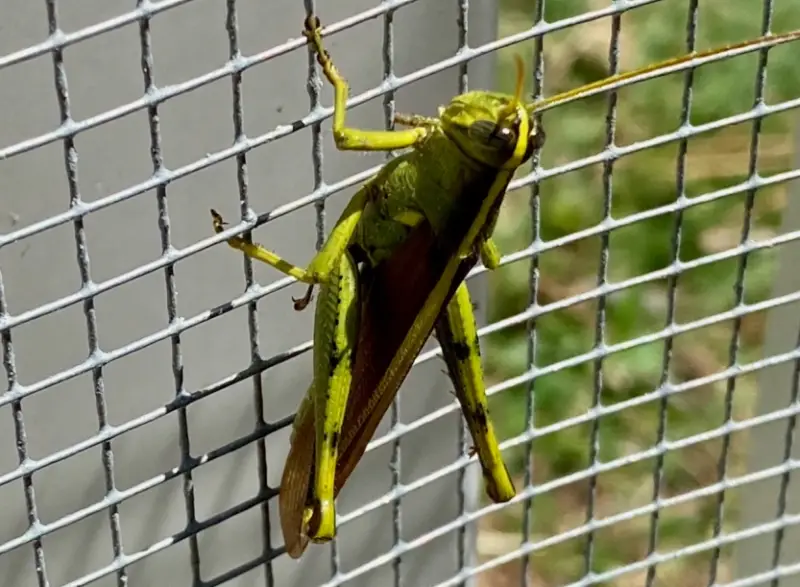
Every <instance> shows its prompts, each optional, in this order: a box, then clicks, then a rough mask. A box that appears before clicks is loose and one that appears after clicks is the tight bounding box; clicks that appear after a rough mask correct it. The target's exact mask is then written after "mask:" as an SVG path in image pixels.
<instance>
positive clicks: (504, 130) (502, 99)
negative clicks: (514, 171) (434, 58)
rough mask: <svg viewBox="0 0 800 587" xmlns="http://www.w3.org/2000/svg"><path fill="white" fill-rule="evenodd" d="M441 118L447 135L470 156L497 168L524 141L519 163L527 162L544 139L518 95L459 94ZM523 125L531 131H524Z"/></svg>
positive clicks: (508, 158) (474, 92)
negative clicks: (517, 98)
mask: <svg viewBox="0 0 800 587" xmlns="http://www.w3.org/2000/svg"><path fill="white" fill-rule="evenodd" d="M440 120H441V124H442V130H443V131H444V133H445V134H446V135H447V137H448V138H449V139H450V140H452V141H453V142H454V143H456V145H458V147H459V149H460V150H461V151H463V152H464V153H465V154H466V155H467V156H468V157H470V158H471V159H474V160H476V161H478V162H480V163H483V164H484V165H488V166H490V167H494V168H498V169H499V168H501V167H504V166H505V165H506V163H507V162H508V161H509V160H510V159H511V158H512V157H513V156H514V153H515V151H516V149H517V148H518V146H519V145H520V142H521V141H522V142H523V143H524V145H523V147H524V155H523V157H522V159H521V160H519V161H518V162H517V164H519V163H522V162H524V161H527V160H528V159H529V158H530V156H531V155H532V154H533V150H534V149H535V148H537V147H539V146H541V142H542V141H541V140H540V139H541V138H543V134H542V136H539V135H540V133H539V131H538V129H536V128H535V126H534V124H533V121H532V120H531V119H530V115H529V113H528V112H527V110H526V109H525V108H524V107H521V106H519V105H518V102H517V100H516V98H515V97H514V96H512V95H509V94H501V93H498V92H485V91H473V92H467V93H465V94H461V95H460V96H456V97H455V98H453V100H452V101H451V102H450V103H449V104H448V105H447V106H445V107H444V108H442V109H441V111H440ZM523 122H524V124H523ZM521 128H527V129H530V131H529V132H528V133H521V132H520V129H521ZM521 135H522V136H521Z"/></svg>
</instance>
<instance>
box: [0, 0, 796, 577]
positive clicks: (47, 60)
mask: <svg viewBox="0 0 800 587" xmlns="http://www.w3.org/2000/svg"><path fill="white" fill-rule="evenodd" d="M131 4H134V3H131V2H122V1H118V2H113V1H109V0H103V1H100V0H97V1H94V2H93V1H90V0H84V2H82V3H81V2H58V1H57V0H40V1H39V2H25V3H22V2H18V3H10V4H8V5H4V6H2V7H0V15H1V16H0V97H1V98H0V106H1V107H0V121H1V122H0V136H2V144H0V179H1V180H2V188H1V189H2V196H0V226H2V230H0V233H1V234H0V270H2V272H1V273H0V332H1V333H2V345H3V350H2V353H3V365H4V369H5V373H6V377H7V381H8V387H7V389H6V391H5V392H4V393H3V394H2V396H0V412H2V413H0V418H1V419H0V422H2V423H1V424H0V502H2V503H3V504H4V507H3V508H0V509H1V510H2V511H1V512H0V519H2V524H0V528H1V529H0V582H2V584H3V585H10V586H14V587H17V586H27V585H69V586H79V585H90V584H92V585H171V584H176V585H177V584H191V585H221V584H230V585H251V584H252V585H256V584H258V585H262V584H264V585H314V584H324V585H327V586H331V587H333V586H335V585H345V584H347V585H382V584H387V585H407V586H411V585H436V586H437V587H445V586H455V585H465V584H472V585H537V586H539V585H541V586H556V585H558V586H571V587H572V586H574V587H577V586H584V585H620V586H623V585H647V586H651V585H687V586H689V585H715V586H721V585H727V586H730V587H733V586H734V585H735V586H737V587H745V586H749V585H773V586H777V585H781V586H783V587H786V586H788V585H796V584H797V580H798V579H797V576H798V574H800V557H798V555H797V553H798V552H800V549H798V548H797V545H798V544H800V542H799V540H800V537H798V532H797V524H798V522H800V503H799V502H798V499H797V495H798V493H797V489H796V488H794V487H793V485H792V484H791V483H790V482H791V480H792V476H793V474H794V471H795V469H796V468H797V463H798V461H797V456H796V455H797V441H796V440H795V432H794V428H795V420H796V417H797V413H798V411H799V410H800V400H799V399H798V369H800V367H799V366H800V362H798V359H800V351H798V348H800V342H798V341H800V309H799V307H798V302H800V278H798V277H797V272H796V271H795V269H794V266H795V264H796V263H797V259H798V257H797V255H798V254H800V251H798V249H797V245H796V242H797V241H798V239H800V206H797V204H796V202H794V201H793V198H792V192H791V191H790V187H791V181H792V180H793V179H795V178H796V177H797V175H798V173H799V172H800V163H798V159H797V158H796V157H795V156H794V154H793V153H794V150H795V147H794V139H793V137H794V135H793V131H794V126H795V120H794V108H796V107H797V106H798V105H799V104H800V75H799V73H800V70H798V68H797V65H796V60H795V59H793V55H794V52H796V51H797V47H798V45H797V44H788V45H785V46H781V47H777V48H774V49H772V50H770V51H769V52H766V51H761V52H755V53H750V54H749V55H741V56H737V57H734V58H733V59H727V60H722V59H719V60H716V62H712V63H710V64H708V65H705V66H704V67H702V68H699V69H697V70H690V69H689V70H686V71H684V72H683V73H679V74H673V75H670V76H668V77H666V78H662V79H658V80H649V81H647V82H646V83H642V84H638V85H635V86H631V87H626V88H622V89H619V90H617V91H615V92H614V93H612V94H610V95H603V96H595V97H592V98H590V99H587V100H582V101H578V102H576V103H574V104H570V105H568V106H565V107H563V108H559V109H557V110H553V111H549V112H546V113H544V114H543V115H542V117H541V124H542V125H543V127H544V128H545V129H546V131H547V136H548V139H547V143H546V144H545V146H544V148H543V149H542V151H541V153H540V154H538V155H537V156H536V157H535V159H534V161H533V164H532V165H530V166H528V167H526V168H524V169H522V170H521V171H520V172H519V173H518V174H517V178H516V179H515V180H514V182H512V186H511V189H510V190H509V193H508V195H507V197H506V202H505V204H504V208H503V212H502V214H501V216H500V219H499V221H498V225H497V230H496V233H495V238H496V240H497V242H498V244H499V246H500V249H501V252H502V253H503V254H504V256H503V259H502V263H501V266H500V267H499V268H498V269H497V270H496V271H494V272H492V275H489V272H487V271H486V270H485V269H483V268H478V269H477V270H475V271H473V273H472V275H471V276H470V278H469V281H468V283H469V284H470V288H471V289H472V290H473V295H474V297H475V298H476V299H477V300H478V305H479V313H480V314H481V318H482V319H483V321H484V322H485V325H483V326H482V327H481V329H480V334H481V341H482V346H483V351H484V352H483V355H484V356H483V359H484V363H485V369H486V376H487V387H488V393H489V395H490V396H491V402H492V403H491V408H492V417H493V420H494V422H495V425H496V427H497V429H498V433H499V434H500V436H501V437H502V447H503V450H504V456H505V458H506V459H507V463H508V464H509V468H510V470H511V472H512V475H513V477H514V479H515V482H516V486H517V492H518V494H517V496H516V497H515V498H514V499H513V500H512V501H511V502H509V503H506V504H489V502H488V501H487V500H486V498H485V497H484V496H483V495H482V489H481V483H480V479H479V477H480V475H479V473H476V468H477V464H476V462H475V457H474V456H472V455H471V451H470V450H469V449H470V440H469V437H468V435H467V433H466V431H465V427H464V426H463V424H462V420H461V417H460V413H459V408H458V404H457V403H456V402H455V400H454V399H453V398H452V396H451V395H448V393H447V391H448V390H450V389H451V385H452V384H451V383H449V381H448V380H447V378H446V377H445V376H444V375H443V374H442V373H441V372H440V371H441V369H442V367H441V364H440V363H441V361H440V358H439V357H440V352H439V350H438V347H437V345H436V342H435V341H431V342H430V344H429V345H428V346H427V347H426V349H425V350H424V352H423V354H422V355H421V356H420V357H419V359H418V360H417V363H416V365H415V367H414V369H413V370H412V373H411V375H410V377H409V379H408V381H407V382H406V383H405V384H404V386H403V389H402V390H401V393H400V394H399V395H398V398H397V400H396V401H395V403H394V405H393V406H392V409H391V411H390V413H389V414H387V417H386V418H385V420H386V421H385V422H384V423H383V425H382V427H381V428H380V429H379V432H378V434H377V435H376V437H375V439H374V440H373V442H372V443H371V445H370V448H369V451H368V453H367V455H366V456H365V457H364V460H363V461H362V463H361V464H360V465H359V469H358V470H357V471H356V473H355V474H354V475H353V477H352V478H351V480H350V482H349V483H348V486H347V487H346V488H345V489H344V490H343V492H342V495H341V496H340V499H339V505H338V512H339V516H338V520H337V523H338V527H339V534H338V537H337V539H336V540H335V541H333V542H332V543H330V544H329V545H326V546H316V545H313V546H312V547H311V548H309V551H308V552H307V553H306V555H305V556H304V557H303V558H302V559H301V560H300V561H299V562H290V561H289V560H288V557H287V556H286V555H285V553H284V548H283V546H282V540H281V538H280V534H279V532H278V527H279V524H278V521H277V511H276V505H275V501H276V495H277V492H278V483H279V479H280V472H281V469H282V466H283V460H284V459H285V456H286V446H287V442H288V435H289V429H290V425H291V421H292V416H293V412H294V410H295V409H296V406H297V405H298V404H299V402H300V399H301V397H302V394H303V393H304V392H305V390H306V388H307V386H308V384H309V380H310V364H309V361H310V353H309V351H310V349H311V343H310V337H311V329H312V318H313V316H311V315H310V314H312V312H304V313H294V312H289V311H288V308H289V304H290V303H291V301H290V300H289V296H290V292H292V293H294V290H295V289H299V288H300V287H301V286H300V285H297V284H295V282H294V280H292V279H290V278H284V277H282V276H281V275H279V274H277V272H275V271H274V270H272V269H270V268H268V267H258V266H255V265H254V264H253V263H251V262H250V261H248V260H245V261H244V264H243V265H242V261H241V256H240V255H239V254H238V253H236V252H234V251H233V250H231V249H229V248H228V247H226V245H225V244H224V242H223V241H224V239H225V237H227V236H230V235H231V234H235V233H245V232H246V231H249V230H251V229H253V234H254V236H255V237H257V238H256V240H258V241H260V242H262V243H264V244H265V245H266V246H268V247H269V248H271V249H273V250H276V251H279V252H280V253H282V254H283V255H285V256H286V257H288V258H290V259H291V260H292V261H293V262H296V263H299V264H300V265H302V264H303V263H305V262H306V260H307V259H310V258H311V256H312V255H313V253H314V251H315V249H318V248H319V247H320V246H321V244H322V242H323V241H324V238H325V236H326V234H327V233H328V231H329V230H330V227H331V223H332V221H333V219H335V218H336V217H337V216H338V212H339V211H340V210H341V209H343V206H344V204H345V202H346V201H347V198H348V197H349V196H350V195H352V193H354V190H355V188H356V187H357V186H358V185H360V184H361V183H363V181H365V180H366V179H367V178H369V177H370V176H371V175H372V174H374V172H375V171H376V170H377V169H378V168H379V166H380V165H381V164H382V163H383V162H384V158H383V156H382V155H369V156H367V155H356V154H353V153H349V154H348V153H341V152H338V151H336V150H335V148H334V147H333V141H332V138H331V136H330V126H329V125H330V116H331V113H332V109H331V103H332V102H331V98H332V94H331V91H330V88H329V87H327V86H325V85H324V84H323V80H322V78H321V77H320V75H319V72H318V70H317V67H316V65H315V62H314V60H313V58H311V56H310V55H309V53H308V52H307V51H306V49H305V47H304V45H305V40H304V39H303V38H302V37H301V35H300V30H301V27H302V22H303V18H304V17H305V15H306V14H307V13H308V12H309V11H311V10H313V11H314V12H316V13H317V14H318V15H319V16H320V18H321V19H322V21H323V24H324V25H326V37H325V39H326V43H328V46H329V48H330V50H331V53H332V56H333V59H334V60H335V62H336V63H337V65H338V67H339V69H340V70H341V72H342V74H343V75H344V76H345V77H346V78H347V79H348V80H349V81H350V82H351V86H352V87H351V98H350V102H349V104H350V106H351V109H350V110H349V111H348V117H349V118H348V124H352V125H353V126H358V127H362V128H384V127H386V128H388V127H391V125H392V120H393V117H394V115H395V113H396V112H410V111H415V112H418V113H420V114H425V115H432V114H434V113H435V112H436V110H435V109H436V107H437V106H439V105H441V104H444V103H446V102H447V100H448V99H449V98H450V97H451V96H452V95H455V94H457V93H461V92H464V91H465V90H467V89H477V88H485V89H498V90H510V89H511V87H512V84H513V69H512V67H511V63H512V61H511V55H512V54H513V53H514V52H517V53H519V54H520V55H522V56H523V57H524V59H525V61H526V63H527V69H528V72H529V73H528V78H529V89H530V91H531V92H532V94H533V95H534V96H535V97H540V96H547V95H552V94H554V93H556V92H558V91H563V90H566V89H568V88H571V87H577V86H579V85H581V84H585V83H588V82H590V81H593V80H596V79H599V78H602V77H605V76H607V75H610V74H613V73H616V72H618V71H622V70H627V69H631V68H633V67H636V66H640V65H645V64H647V63H651V62H654V61H657V60H662V59H665V58H668V57H671V56H675V55H679V54H682V53H686V52H689V51H692V50H695V49H706V48H710V47H712V46H717V45H722V44H726V43H730V42H736V41H741V40H744V39H748V38H753V37H756V36H759V35H762V34H766V33H770V32H784V31H786V30H790V29H792V28H800V7H798V6H797V5H796V3H793V2H792V1H791V0H763V2H761V3H758V2H753V1H751V0H736V1H733V0H731V1H730V2H728V3H725V4H724V5H723V4H719V5H718V4H712V3H707V4H706V5H702V6H701V5H700V3H699V2H698V1H697V0H627V1H624V2H623V1H619V2H610V3H602V2H589V1H588V0H586V1H583V0H570V1H550V2H546V1H545V0H505V1H504V2H501V3H499V4H497V3H495V2H491V1H490V0H485V1H484V0H472V1H471V2H468V1H467V0H454V1H452V2H443V1H441V0H387V1H384V2H377V1H375V0H369V1H368V0H350V1H347V2H339V3H335V4H336V6H329V5H328V4H326V3H316V4H317V5H316V6H315V5H314V3H313V2H312V1H311V0H306V1H305V2H303V3H301V2H299V1H298V2H292V1H289V0H283V1H282V2H277V3H275V2H266V1H264V0H238V1H237V0H227V1H226V2H223V1H222V0H214V1H212V0H161V1H158V2H156V1H153V0H138V1H137V2H136V3H135V6H131ZM286 39H289V40H286ZM712 61H714V60H712ZM309 147H310V148H309ZM210 207H214V208H216V209H219V210H220V211H225V215H226V217H227V218H228V219H229V220H233V219H235V218H236V216H237V214H236V212H237V207H238V212H239V218H240V219H241V221H239V222H237V223H233V226H231V227H229V229H230V230H228V231H226V233H225V234H224V235H219V236H217V235H212V234H213V231H212V230H211V223H210V218H209V216H208V209H209V208H210ZM265 212H269V214H268V216H267V217H261V219H262V220H266V221H265V222H261V223H260V225H259V226H258V227H256V226H255V215H257V214H262V213H265ZM76 261H77V266H76ZM76 269H77V270H76ZM486 290H488V294H489V295H485V294H486ZM294 295H299V294H298V293H294Z"/></svg>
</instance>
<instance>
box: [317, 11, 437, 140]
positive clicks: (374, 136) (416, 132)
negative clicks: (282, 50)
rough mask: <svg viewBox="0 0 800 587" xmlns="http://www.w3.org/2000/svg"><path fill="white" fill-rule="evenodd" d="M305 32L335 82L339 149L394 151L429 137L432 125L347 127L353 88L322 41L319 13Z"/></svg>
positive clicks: (335, 122) (336, 135)
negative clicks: (348, 101)
mask: <svg viewBox="0 0 800 587" xmlns="http://www.w3.org/2000/svg"><path fill="white" fill-rule="evenodd" d="M303 35H305V37H306V38H307V39H308V40H309V42H310V43H311V45H312V46H313V48H314V51H315V52H316V54H317V62H318V63H319V64H320V65H321V66H322V71H323V72H324V73H325V77H326V78H328V81H329V82H330V83H331V85H333V89H334V102H333V139H334V140H335V141H336V146H337V147H338V148H339V149H341V150H343V151H394V150H395V149H404V148H406V147H412V146H414V145H417V144H419V143H420V142H422V141H423V140H424V139H425V138H427V136H428V135H429V134H430V127H418V128H411V129H408V130H359V129H356V128H349V127H347V126H345V124H344V119H345V112H346V110H347V94H348V91H349V88H348V86H347V82H346V81H345V79H344V78H343V77H342V75H341V74H340V73H339V72H338V71H337V69H336V67H335V66H334V65H333V61H332V60H331V56H330V54H329V53H328V51H326V50H325V47H324V46H323V44H322V32H321V25H320V22H319V19H318V18H317V17H316V16H314V15H309V16H308V17H307V18H306V20H305V30H304V31H303Z"/></svg>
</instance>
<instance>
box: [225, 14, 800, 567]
mask: <svg viewBox="0 0 800 587" xmlns="http://www.w3.org/2000/svg"><path fill="white" fill-rule="evenodd" d="M303 35H304V36H305V37H306V39H307V41H308V45H309V48H310V50H311V51H312V52H313V54H314V55H315V56H316V60H317V63H318V64H319V66H320V67H321V68H322V71H323V73H324V75H325V78H326V79H327V80H328V82H329V83H330V84H331V85H332V86H333V88H334V104H333V121H332V126H333V137H334V141H335V144H336V146H337V147H338V148H339V149H342V150H351V151H392V150H396V149H404V148H406V149H409V148H410V150H408V151H406V152H404V153H403V154H402V155H400V156H398V157H395V158H394V159H392V160H391V161H390V162H388V163H387V164H386V165H385V166H384V167H383V168H382V169H381V170H380V171H378V173H377V174H376V175H375V176H373V177H372V178H371V179H370V180H369V181H367V182H366V183H365V184H364V185H363V186H362V187H361V188H360V189H359V190H358V192H357V193H356V194H355V195H354V196H353V198H352V199H351V200H350V202H349V203H348V204H347V206H346V207H345V210H344V212H342V214H341V216H340V217H339V219H338V220H337V221H336V224H335V225H334V227H333V229H332V231H331V233H330V235H329V236H328V238H327V240H326V241H325V243H324V245H323V246H322V248H321V249H320V251H319V252H318V253H317V254H316V256H315V257H314V258H313V259H312V260H311V262H310V263H309V265H308V267H307V268H306V269H303V268H301V267H297V266H295V265H293V264H291V263H289V262H288V261H285V260H284V259H282V258H281V257H279V256H278V255H277V254H275V253H273V252H271V251H268V250H267V249H265V248H264V247H262V246H260V245H257V244H253V243H250V242H248V241H246V240H245V239H243V238H241V237H238V236H234V237H231V238H229V239H228V240H227V243H228V245H230V246H231V247H233V248H235V249H238V250H240V251H242V252H243V253H244V254H245V255H247V256H249V257H251V258H253V259H255V260H258V261H261V262H264V263H266V264H268V265H270V266H272V267H274V268H276V269H277V270H279V271H281V272H283V273H285V274H286V275H289V276H291V277H294V278H295V279H297V280H298V281H300V282H302V283H305V284H307V285H308V290H307V293H306V295H305V296H304V297H303V298H300V299H297V300H294V301H295V307H296V308H297V309H302V308H303V307H305V306H306V305H307V304H308V303H309V302H310V301H311V291H312V288H313V287H314V286H318V288H319V293H318V296H317V300H316V309H315V317H314V335H313V364H314V369H313V377H312V381H311V384H310V386H309V388H308V391H307V392H306V395H305V397H304V398H303V400H302V402H301V404H300V407H299V408H298V411H297V415H296V416H295V419H294V423H293V429H292V436H291V441H290V448H289V454H288V456H287V458H286V463H285V465H284V470H283V476H282V479H281V486H280V492H279V510H280V520H281V530H282V532H283V536H284V541H285V543H286V550H287V552H288V553H289V555H290V556H292V557H294V558H297V557H300V556H301V555H302V553H303V552H304V551H305V549H306V547H307V545H308V543H309V541H314V542H326V541H328V540H330V539H332V538H333V537H334V536H335V533H336V513H335V499H336V496H337V495H338V493H339V491H340V490H341V489H342V487H343V486H344V485H345V483H346V481H347V479H348V478H349V476H350V474H351V473H352V471H353V469H354V468H355V467H356V465H357V464H358V462H359V461H360V459H361V457H362V456H363V454H364V451H365V450H366V447H367V444H368V443H369V441H370V439H371V438H372V436H373V434H374V433H375V430H376V428H377V426H378V424H379V423H380V421H381V419H382V418H383V415H384V414H385V413H386V411H387V410H388V408H389V406H390V405H391V403H392V400H393V399H394V397H395V396H396V394H397V392H398V390H399V388H400V386H401V384H402V383H403V381H404V380H405V378H406V376H407V374H408V372H409V370H410V369H411V365H412V364H413V362H414V359H415V358H416V357H417V356H418V355H419V353H420V351H421V349H422V346H423V345H424V343H425V341H426V340H427V339H428V337H429V336H430V335H431V334H432V333H433V332H434V330H435V332H436V337H437V339H438V341H439V343H440V345H441V347H442V353H443V355H444V359H445V362H446V364H447V369H448V373H449V375H450V378H451V379H452V381H453V384H454V386H455V390H456V397H457V398H458V401H459V403H460V406H461V409H462V412H463V415H464V418H465V420H466V422H467V425H468V428H469V430H470V433H471V435H472V439H473V442H474V445H475V448H474V451H473V453H472V454H473V455H474V456H475V457H476V458H477V460H478V461H479V463H480V466H481V470H482V472H483V478H484V485H485V489H486V494H487V495H488V496H489V498H490V499H492V500H493V501H495V502H504V501H508V500H510V499H512V498H513V497H514V495H515V489H514V484H513V482H512V480H511V477H510V475H509V472H508V470H507V468H506V466H505V464H504V462H503V459H502V455H501V452H500V448H499V444H498V441H497V438H496V436H495V432H494V428H493V426H492V423H491V420H490V417H489V410H488V403H487V399H486V391H485V384H484V379H483V371H482V366H481V358H480V345H479V341H478V336H477V328H476V325H475V316H474V314H473V310H472V303H471V301H470V297H469V291H468V289H467V286H466V284H465V282H464V280H465V278H466V276H467V274H468V273H469V272H470V270H471V269H472V268H473V267H474V266H475V265H476V264H477V261H478V259H479V258H480V259H481V261H482V262H483V264H484V265H485V266H486V267H487V268H488V269H490V270H491V269H494V268H495V267H497V266H498V264H499V260H500V254H499V252H498V250H497V247H496V246H495V245H494V243H493V242H492V239H491V235H492V232H493V230H494V226H495V223H496V221H497V215H498V212H499V209H500V206H501V204H502V201H503V198H504V196H505V193H506V189H507V187H508V184H509V182H510V180H511V178H512V176H513V175H514V172H515V171H516V170H517V168H518V167H519V166H520V165H521V164H523V163H524V162H525V161H527V160H528V159H529V158H530V157H531V156H532V155H533V152H534V151H535V150H536V149H538V148H540V147H541V146H542V144H543V142H544V136H545V135H544V131H543V129H541V128H540V127H537V126H536V125H535V124H534V115H535V114H537V113H538V112H541V111H543V110H547V109H549V108H552V107H555V106H557V105H560V104H564V103H567V102H570V101H573V100H577V99H580V98H582V97H586V96H591V95H595V94H598V93H601V92H605V91H608V90H610V89H615V88H617V87H620V86H622V85H626V84H631V83H635V82H636V81H642V80H645V79H649V78H652V77H656V76H659V75H665V74H666V73H671V72H675V71H681V70H682V69H687V68H689V67H695V66H697V65H698V64H702V63H703V62H704V60H707V59H708V58H709V57H710V56H712V55H716V56H717V59H719V57H718V56H719V54H721V53H726V52H727V53H728V54H729V55H730V56H733V55H736V54H741V53H743V52H748V51H755V50H758V49H762V48H765V47H770V46H773V45H777V44H780V43H784V42H788V41H790V40H794V39H797V38H798V36H800V31H795V32H792V33H786V34H784V35H775V36H769V37H763V38H760V39H756V40H753V41H748V42H746V43H741V44H739V45H735V46H731V47H726V48H722V49H715V50H713V51H708V52H704V53H694V54H691V55H685V56H682V57H678V58H675V59H672V60H669V61H666V62H663V63H660V64H656V65H652V66H648V67H646V68H643V69H640V70H636V71H633V72H628V73H622V74H619V75H616V76H613V77H610V78H608V79H605V80H601V81H600V82H596V83H593V84H589V85H587V86H584V87H582V88H578V89H575V90H570V91H567V92H565V93H563V94H559V95H557V96H553V97H551V98H546V99H543V100H539V101H537V102H533V103H525V102H524V101H523V86H524V83H523V82H524V78H523V67H522V60H521V59H520V58H519V57H517V59H516V65H517V80H516V82H517V83H516V89H515V92H514V94H503V93H498V92H490V91H470V92H467V93H464V94H461V95H459V96H456V97H454V98H453V99H452V100H451V101H450V103H449V104H447V105H445V106H443V107H441V108H440V109H439V115H438V117H435V118H433V117H427V116H421V115H416V114H402V115H397V116H396V118H395V120H396V122H397V123H398V124H400V125H402V126H405V127H407V128H405V129H403V130H361V129H355V128H351V127H348V126H347V125H346V120H345V115H346V103H347V96H348V85H347V82H346V81H345V79H344V77H342V75H341V74H340V73H339V72H338V70H337V69H336V67H335V66H334V64H333V60H332V58H331V56H330V54H329V53H328V52H327V51H326V50H325V48H324V46H323V42H322V37H323V34H322V29H321V26H320V22H319V20H318V19H317V17H316V16H314V15H309V16H308V18H307V19H306V20H305V28H304V30H303ZM211 214H212V219H213V226H214V230H215V231H216V232H218V233H219V232H222V231H223V230H224V226H225V223H224V221H223V219H222V217H221V216H220V215H219V214H218V213H217V212H215V211H213V210H212V212H211ZM259 223H260V222H257V224H259Z"/></svg>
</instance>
